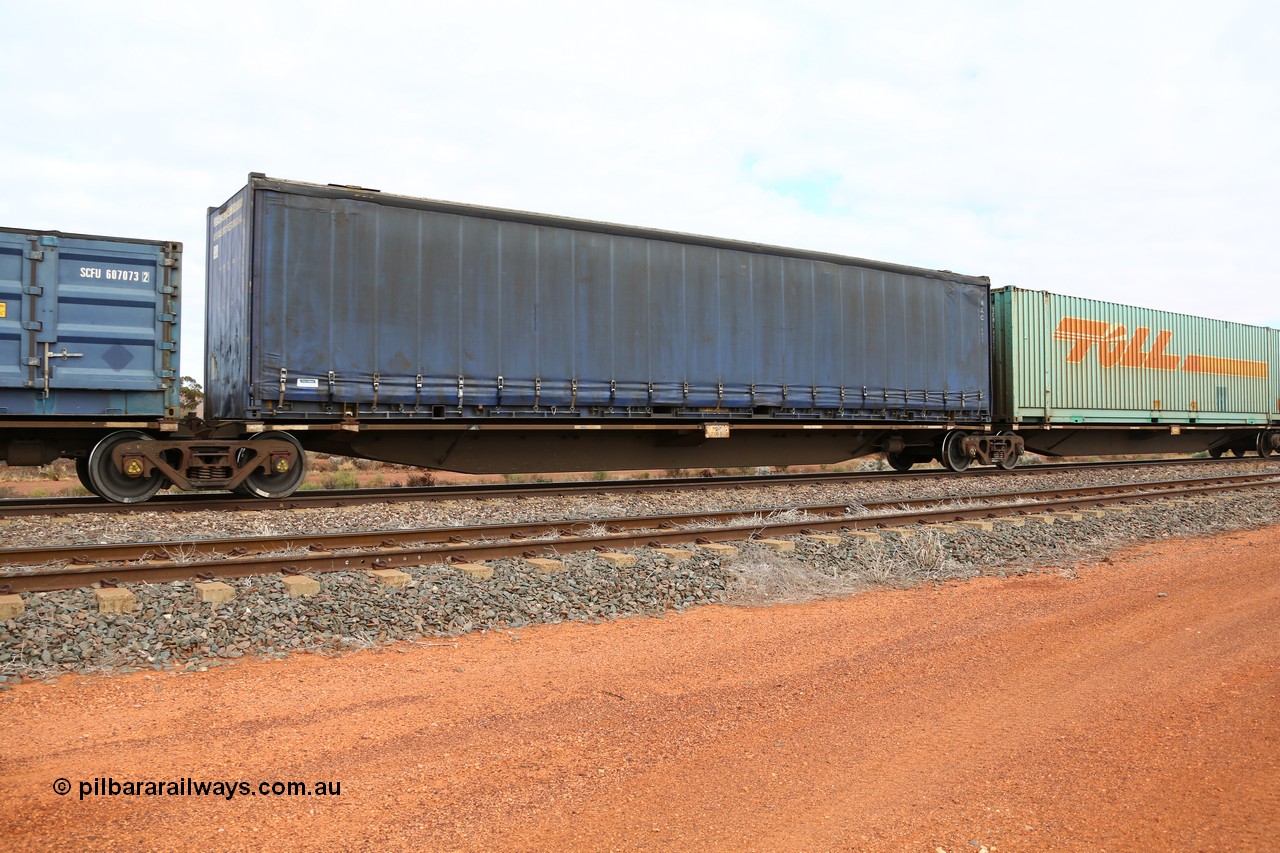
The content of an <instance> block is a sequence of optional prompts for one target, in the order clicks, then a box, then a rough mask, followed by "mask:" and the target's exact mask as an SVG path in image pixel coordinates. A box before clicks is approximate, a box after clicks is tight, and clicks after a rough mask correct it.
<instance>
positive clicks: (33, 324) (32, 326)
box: [22, 320, 44, 332]
mask: <svg viewBox="0 0 1280 853" xmlns="http://www.w3.org/2000/svg"><path fill="white" fill-rule="evenodd" d="M22 328H24V329H26V330H27V331H28V332H38V331H40V330H41V329H43V328H44V324H43V323H41V322H40V321H39V320H24V321H23V323H22Z"/></svg>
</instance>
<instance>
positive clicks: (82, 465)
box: [76, 456, 102, 497]
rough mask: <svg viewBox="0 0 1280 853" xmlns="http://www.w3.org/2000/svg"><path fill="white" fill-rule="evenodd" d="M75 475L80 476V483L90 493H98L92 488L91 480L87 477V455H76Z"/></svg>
mask: <svg viewBox="0 0 1280 853" xmlns="http://www.w3.org/2000/svg"><path fill="white" fill-rule="evenodd" d="M76 476H77V477H79V478H80V485H82V486H84V487H85V489H86V490H88V492H89V493H90V494H93V495H98V493H97V492H96V491H95V490H94V488H93V480H92V479H90V478H89V457H88V456H77V457H76ZM98 497H102V495H98Z"/></svg>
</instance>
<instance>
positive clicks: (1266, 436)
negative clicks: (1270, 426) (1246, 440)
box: [1258, 432, 1272, 459]
mask: <svg viewBox="0 0 1280 853" xmlns="http://www.w3.org/2000/svg"><path fill="white" fill-rule="evenodd" d="M1271 449H1272V448H1271V433H1269V432H1260V433H1258V455H1259V456H1261V457H1262V458H1263V459H1266V458H1267V457H1268V456H1270V455H1271Z"/></svg>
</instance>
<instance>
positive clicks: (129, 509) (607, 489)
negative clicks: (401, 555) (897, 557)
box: [0, 458, 1280, 518]
mask: <svg viewBox="0 0 1280 853" xmlns="http://www.w3.org/2000/svg"><path fill="white" fill-rule="evenodd" d="M1241 461H1252V462H1256V463H1259V464H1265V463H1264V462H1263V460H1257V459H1245V460H1241V459H1238V458H1236V459H1146V460H1137V461H1125V462H1074V463H1049V464H1043V465H1023V466H1019V467H1017V468H1014V469H1012V470H1009V471H1006V470H1004V469H1001V468H975V469H971V470H969V471H966V472H964V473H962V474H957V473H954V472H952V471H946V470H942V469H925V470H918V471H911V472H908V473H905V474H903V473H899V472H897V471H852V472H841V473H836V472H808V473H797V474H767V475H760V474H757V475H741V476H715V477H668V478H662V479H650V480H602V481H586V482H578V481H574V482H564V481H558V482H548V483H520V484H513V483H483V484H470V485H449V486H423V487H403V488H380V489H332V490H315V491H307V492H298V493H296V494H294V495H292V496H291V497H289V498H284V499H280V500H259V499H255V498H248V497H244V496H240V495H230V494H226V493H209V492H192V493H181V494H174V495H168V496H160V497H157V498H153V499H152V500H150V501H147V502H146V503H145V504H117V503H111V502H109V501H104V500H102V499H100V498H97V497H76V498H4V499H0V518H13V517H19V516H31V515H58V516H69V515H79V514H84V513H136V512H204V511H219V510H231V511H257V510H263V511H267V510H286V509H305V508H321V507H344V506H356V505H360V504H369V503H394V502H407V501H424V500H428V501H429V500H458V499H463V498H486V497H511V496H513V495H525V494H528V495H532V494H537V495H544V496H549V497H550V496H557V495H582V494H601V493H614V492H640V491H661V490H664V489H680V490H684V491H689V490H712V489H737V488H744V487H759V486H765V487H769V486H775V485H798V484H811V483H843V482H859V481H862V482H876V481H882V480H901V479H903V478H916V479H930V480H933V479H949V478H973V477H975V476H979V477H999V476H1009V475H1014V476H1018V475H1034V474H1052V473H1062V472H1070V471H1088V470H1108V469H1135V468H1139V469H1140V468H1161V467H1169V466H1179V465H1196V466H1205V467H1210V468H1212V467H1214V466H1222V465H1230V464H1239V463H1240V462H1241ZM1271 464H1274V463H1271ZM1277 467H1280V466H1277Z"/></svg>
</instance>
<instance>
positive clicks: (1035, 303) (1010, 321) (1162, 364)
mask: <svg viewBox="0 0 1280 853" xmlns="http://www.w3.org/2000/svg"><path fill="white" fill-rule="evenodd" d="M992 301H993V316H994V317H995V318H996V328H995V330H994V335H995V337H996V344H995V347H994V356H995V361H996V375H997V377H999V378H998V379H997V403H996V409H997V412H996V414H997V419H999V420H1012V421H1014V422H1022V423H1080V424H1090V423H1098V424H1102V423H1109V424H1125V423H1132V424H1138V423H1199V424H1206V425H1208V424H1258V423H1266V422H1268V421H1269V420H1274V419H1275V414H1276V406H1277V403H1278V402H1280V401H1278V400H1277V396H1278V394H1277V377H1278V376H1280V363H1278V362H1277V347H1276V340H1277V331H1276V330H1274V329H1269V328H1265V327H1261V326H1247V325H1243V324H1240V323H1229V322H1226V321H1224V320H1212V319H1208V318H1204V317H1194V316H1190V315H1186V314H1175V313H1172V312H1168V311H1157V310H1154V309H1149V308H1138V307H1134V306H1129V305H1118V304H1115V303H1110V302H1101V301H1098V300H1093V299H1083V298H1079V297H1073V296H1062V295H1058V294H1052V293H1044V292H1041V291H1030V290H1019V289H1016V288H1003V289H1001V290H998V291H995V292H994V293H993V294H992Z"/></svg>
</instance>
